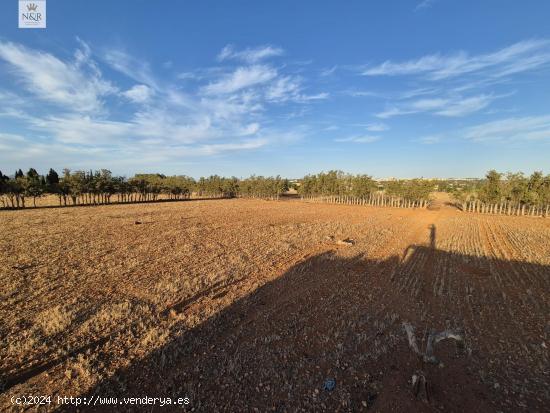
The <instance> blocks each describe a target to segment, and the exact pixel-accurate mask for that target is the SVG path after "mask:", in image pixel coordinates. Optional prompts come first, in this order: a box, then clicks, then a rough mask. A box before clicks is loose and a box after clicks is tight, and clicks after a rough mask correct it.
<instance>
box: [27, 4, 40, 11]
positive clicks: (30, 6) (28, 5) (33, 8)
mask: <svg viewBox="0 0 550 413" xmlns="http://www.w3.org/2000/svg"><path fill="white" fill-rule="evenodd" d="M37 8H38V6H37V5H36V4H34V3H31V4H27V10H28V11H36V9H37Z"/></svg>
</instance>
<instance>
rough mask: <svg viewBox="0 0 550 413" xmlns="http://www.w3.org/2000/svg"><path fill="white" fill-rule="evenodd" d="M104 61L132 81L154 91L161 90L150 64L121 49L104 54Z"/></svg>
mask: <svg viewBox="0 0 550 413" xmlns="http://www.w3.org/2000/svg"><path fill="white" fill-rule="evenodd" d="M103 59H104V60H105V62H107V64H109V65H110V66H111V67H112V68H113V69H115V70H117V71H119V72H120V73H122V74H124V75H126V76H128V77H129V78H130V79H133V80H135V81H136V82H139V83H144V84H146V85H147V86H150V87H151V88H153V89H159V88H160V86H159V84H158V82H157V79H156V77H155V76H154V75H153V72H152V71H151V68H150V66H149V63H147V62H145V61H143V60H142V59H137V58H135V57H134V56H132V55H130V54H128V53H127V52H125V51H123V50H120V49H108V50H106V51H105V53H104V54H103Z"/></svg>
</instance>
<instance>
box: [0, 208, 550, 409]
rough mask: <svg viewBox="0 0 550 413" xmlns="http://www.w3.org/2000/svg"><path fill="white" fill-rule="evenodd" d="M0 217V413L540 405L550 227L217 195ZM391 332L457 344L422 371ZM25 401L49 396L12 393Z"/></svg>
mask: <svg viewBox="0 0 550 413" xmlns="http://www.w3.org/2000/svg"><path fill="white" fill-rule="evenodd" d="M0 228H2V231H1V235H0V340H1V346H0V371H1V380H2V383H1V384H0V386H2V392H1V393H0V410H1V411H20V410H24V409H25V410H30V411H34V410H41V411H42V410H54V409H61V410H64V411H74V410H76V407H75V406H72V405H66V404H65V405H58V404H57V402H56V399H55V397H57V396H83V397H86V398H87V400H95V402H96V403H97V397H102V398H107V397H110V396H114V397H119V398H122V397H123V396H125V397H131V396H135V397H145V396H150V397H174V398H176V397H182V398H183V397H187V398H189V404H188V405H186V406H185V407H184V408H185V410H187V411H191V410H192V409H194V411H201V412H203V411H204V412H214V411H228V412H231V411H246V412H249V411H258V412H265V411H275V412H286V411H330V412H335V411H343V412H344V411H352V412H355V411H367V410H369V411H379V412H401V411H422V412H431V411H447V412H449V411H451V412H463V411H470V412H491V411H495V412H497V411H506V412H508V411H510V412H512V411H514V412H515V411H544V410H545V409H548V405H549V404H550V390H549V388H550V386H549V384H550V370H549V368H548V366H549V362H548V361H549V360H548V346H550V320H549V318H548V315H549V313H550V312H549V309H550V307H549V300H550V294H549V293H550V219H542V218H539V219H534V218H521V217H499V216H487V215H475V214H465V213H461V212H459V211H456V210H454V209H451V208H449V207H448V206H445V205H442V206H441V208H440V209H436V210H413V209H393V208H374V207H364V206H343V205H325V204H308V203H302V202H300V201H281V202H274V201H271V202H270V201H259V200H244V199H228V200H203V201H184V202H174V203H159V204H136V205H111V206H97V207H75V208H58V209H35V210H22V211H0ZM345 239H351V240H353V242H349V243H347V242H344V243H342V242H340V241H342V240H345ZM404 326H409V328H410V330H409V331H412V330H411V329H414V334H415V337H416V341H417V345H418V347H419V349H420V351H423V350H424V348H425V347H426V337H427V336H428V334H429V332H430V330H432V329H434V330H435V331H437V332H441V331H453V332H456V334H458V335H460V336H461V337H463V340H462V341H455V340H451V339H449V340H444V341H441V342H439V343H438V344H437V345H436V346H435V356H436V357H437V359H438V362H437V363H429V362H422V361H421V359H420V357H419V356H418V355H417V354H415V353H414V352H413V350H412V349H411V346H410V345H409V339H408V336H407V333H406V331H405V328H404ZM418 371H422V374H423V375H424V377H425V379H426V382H427V383H428V395H427V397H426V394H425V392H421V393H422V394H419V397H415V395H414V394H413V391H412V388H411V378H412V376H413V374H415V372H416V373H417V372H418ZM417 375H418V373H417ZM327 379H332V380H333V382H332V381H329V382H327ZM325 384H329V386H328V389H327V388H325ZM331 384H334V388H333V389H331V390H329V389H330V388H331V387H332V385H331ZM29 395H51V396H52V404H50V405H45V406H40V407H37V406H24V407H23V406H16V405H13V404H12V401H11V398H12V396H29ZM94 398H95V399H94ZM426 399H428V400H426ZM79 410H80V411H87V410H90V411H147V412H151V411H172V410H178V411H181V407H178V408H176V407H175V406H168V407H163V408H161V407H159V406H127V405H116V406H107V405H97V404H96V406H95V407H91V406H79Z"/></svg>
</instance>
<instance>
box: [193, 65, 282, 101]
mask: <svg viewBox="0 0 550 413" xmlns="http://www.w3.org/2000/svg"><path fill="white" fill-rule="evenodd" d="M276 76H277V70H275V69H274V68H272V67H270V66H266V65H253V66H247V67H239V68H237V69H236V70H235V71H234V72H232V73H230V74H228V75H226V76H224V77H223V78H222V79H220V80H218V81H216V82H213V83H210V84H208V85H207V86H205V87H204V88H203V90H204V93H206V94H207V95H216V94H227V93H233V92H236V91H238V90H240V89H245V88H248V87H251V86H255V85H258V84H260V83H266V82H268V81H270V80H272V79H274V78H275V77H276Z"/></svg>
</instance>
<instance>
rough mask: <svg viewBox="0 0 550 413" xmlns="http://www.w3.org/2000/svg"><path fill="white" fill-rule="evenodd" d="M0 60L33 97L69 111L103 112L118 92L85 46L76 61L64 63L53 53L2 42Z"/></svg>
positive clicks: (77, 54) (78, 52)
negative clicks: (107, 98) (108, 98)
mask: <svg viewBox="0 0 550 413" xmlns="http://www.w3.org/2000/svg"><path fill="white" fill-rule="evenodd" d="M29 56H32V59H30V58H29ZM0 59H1V60H4V61H5V62H6V63H7V64H8V65H9V67H10V68H11V69H12V70H11V73H12V75H13V76H14V77H15V78H16V79H17V80H18V81H19V82H21V83H22V85H23V87H24V88H25V89H26V90H27V91H28V92H29V93H30V94H32V95H34V96H36V97H38V98H39V99H41V100H43V101H46V102H50V103H54V104H56V105H58V106H61V107H63V108H64V109H66V110H74V111H81V112H94V111H100V110H101V109H102V108H103V101H102V98H103V97H105V96H107V95H110V94H113V93H115V92H116V91H117V88H116V87H114V86H113V85H112V84H111V83H110V82H109V81H106V80H105V79H103V77H102V75H101V73H100V71H99V69H98V68H97V66H96V65H95V64H94V62H93V61H92V60H91V58H90V53H89V48H88V47H87V45H85V44H84V47H82V48H80V49H78V50H77V52H76V53H75V57H74V60H66V61H64V60H61V59H59V58H57V57H55V56H53V55H52V54H50V53H46V52H42V51H38V50H32V49H29V48H27V47H25V46H23V45H21V44H16V43H11V42H3V41H0Z"/></svg>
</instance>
